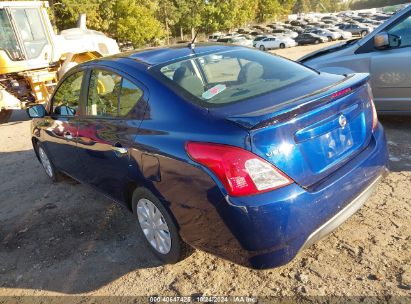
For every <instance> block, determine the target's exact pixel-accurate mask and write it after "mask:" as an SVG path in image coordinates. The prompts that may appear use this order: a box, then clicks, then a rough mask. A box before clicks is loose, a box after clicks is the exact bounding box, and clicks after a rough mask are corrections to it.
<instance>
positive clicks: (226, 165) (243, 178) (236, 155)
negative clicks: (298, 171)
mask: <svg viewBox="0 0 411 304" xmlns="http://www.w3.org/2000/svg"><path fill="white" fill-rule="evenodd" d="M186 150H187V153H188V155H189V156H190V157H191V158H192V159H193V160H194V161H196V162H198V163H200V164H202V165H204V166H206V167H207V168H208V169H210V170H211V171H212V172H213V173H214V174H215V175H216V176H217V177H218V179H219V180H220V181H221V182H222V184H223V185H224V187H225V188H226V190H227V192H228V194H229V195H231V196H246V195H252V194H258V193H262V192H266V191H270V190H274V189H277V188H281V187H284V186H287V185H289V184H291V183H293V181H292V180H291V179H290V178H289V177H288V176H286V175H285V174H284V173H282V172H281V171H279V170H278V169H277V168H275V167H274V166H273V165H271V164H270V163H268V162H267V161H265V160H264V159H262V158H261V157H259V156H257V155H255V154H253V153H251V152H249V151H247V150H244V149H241V148H238V147H233V146H228V145H220V144H210V143H199V142H188V143H187V144H186Z"/></svg>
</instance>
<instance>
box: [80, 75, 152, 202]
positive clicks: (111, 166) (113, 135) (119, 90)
mask: <svg viewBox="0 0 411 304" xmlns="http://www.w3.org/2000/svg"><path fill="white" fill-rule="evenodd" d="M143 99H144V91H143V88H142V86H141V85H140V84H139V83H137V82H136V81H135V80H131V78H128V77H125V76H123V75H122V74H121V72H118V71H114V70H112V69H108V68H105V67H104V68H103V67H102V68H95V69H92V70H90V71H89V82H88V93H87V98H86V104H85V105H84V114H85V115H83V116H82V117H81V119H80V121H79V128H78V148H79V155H80V157H81V161H82V163H83V166H84V171H83V173H82V174H83V176H82V179H83V180H84V181H86V182H87V183H89V184H91V185H92V186H94V187H96V188H98V189H100V190H101V191H102V192H105V193H106V194H108V195H109V196H111V197H113V198H114V199H116V200H118V201H125V197H124V195H125V193H124V189H125V188H126V184H127V182H128V180H127V176H128V166H129V148H130V147H131V146H132V143H133V141H134V137H135V136H136V135H137V131H138V128H139V126H140V123H141V120H142V118H143V115H144V110H145V105H146V103H144V102H143Z"/></svg>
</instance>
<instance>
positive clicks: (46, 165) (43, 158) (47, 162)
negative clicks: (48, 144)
mask: <svg viewBox="0 0 411 304" xmlns="http://www.w3.org/2000/svg"><path fill="white" fill-rule="evenodd" d="M39 156H40V161H41V164H42V165H43V168H44V170H45V171H46V174H47V175H48V176H49V177H50V178H53V168H52V167H51V162H50V160H49V158H48V157H47V154H46V152H45V151H44V149H43V148H42V147H39Z"/></svg>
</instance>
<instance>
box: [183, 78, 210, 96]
mask: <svg viewBox="0 0 411 304" xmlns="http://www.w3.org/2000/svg"><path fill="white" fill-rule="evenodd" d="M177 83H178V84H179V85H180V86H181V87H182V88H183V89H185V90H187V91H188V92H190V93H191V94H193V95H195V96H197V97H201V95H202V94H203V93H204V86H203V83H202V82H201V80H200V78H198V77H197V76H194V75H189V76H185V77H184V78H182V79H181V80H180V81H179V82H177Z"/></svg>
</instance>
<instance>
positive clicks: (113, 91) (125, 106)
mask: <svg viewBox="0 0 411 304" xmlns="http://www.w3.org/2000/svg"><path fill="white" fill-rule="evenodd" d="M142 96H143V91H142V90H141V89H140V88H139V87H138V86H137V85H135V84H134V83H133V82H131V81H130V80H128V79H126V78H124V77H122V76H120V75H118V74H116V73H114V72H110V71H105V70H99V69H95V70H93V71H92V73H91V77H90V84H89V91H88V102H87V110H86V113H87V115H89V116H102V117H121V116H127V114H128V113H129V112H130V111H131V110H132V109H133V108H134V107H135V106H136V104H137V103H138V102H139V101H140V100H141V98H142Z"/></svg>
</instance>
